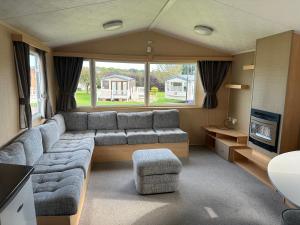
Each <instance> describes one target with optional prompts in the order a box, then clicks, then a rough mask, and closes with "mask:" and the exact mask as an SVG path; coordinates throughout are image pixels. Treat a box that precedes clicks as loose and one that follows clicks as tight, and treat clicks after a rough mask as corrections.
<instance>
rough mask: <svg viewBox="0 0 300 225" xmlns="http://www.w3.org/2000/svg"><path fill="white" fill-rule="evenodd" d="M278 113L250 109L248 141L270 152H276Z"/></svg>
mask: <svg viewBox="0 0 300 225" xmlns="http://www.w3.org/2000/svg"><path fill="white" fill-rule="evenodd" d="M280 118H281V115H280V114H276V113H271V112H266V111H262V110H258V109H251V118H250V128H249V141H251V142H252V143H253V144H255V145H258V146H260V147H262V148H264V149H266V150H268V151H270V152H277V147H278V136H279V129H280Z"/></svg>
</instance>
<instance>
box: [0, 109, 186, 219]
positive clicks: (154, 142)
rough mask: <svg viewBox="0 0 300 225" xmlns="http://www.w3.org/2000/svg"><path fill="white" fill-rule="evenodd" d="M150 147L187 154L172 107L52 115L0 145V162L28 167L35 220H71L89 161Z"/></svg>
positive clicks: (77, 207)
mask: <svg viewBox="0 0 300 225" xmlns="http://www.w3.org/2000/svg"><path fill="white" fill-rule="evenodd" d="M151 148H152V149H155V148H169V149H171V150H172V151H173V152H174V153H175V154H176V155H177V156H179V157H187V156H188V135H187V133H186V132H184V131H182V130H181V129H180V128H179V113H178V111H177V110H157V111H151V112H130V113H123V112H122V113H117V112H113V111H106V112H93V113H86V112H70V113H62V114H57V115H55V116H54V117H53V118H51V119H50V120H48V121H47V122H46V123H45V124H43V125H40V126H38V127H35V128H32V129H30V130H27V131H25V132H24V133H22V134H21V135H20V136H19V137H17V138H16V139H15V140H14V141H13V142H12V143H10V144H9V145H7V146H6V147H4V148H2V149H1V150H0V163H11V164H21V165H30V166H33V167H34V172H33V175H32V176H31V180H32V183H33V193H34V201H35V208H36V215H37V222H38V225H54V224H59V225H77V224H78V223H79V218H80V214H81V211H82V207H83V203H84V198H85V192H86V189H87V184H88V179H89V174H90V169H91V162H92V161H93V162H104V161H120V160H131V156H132V153H133V152H134V151H135V150H137V149H151Z"/></svg>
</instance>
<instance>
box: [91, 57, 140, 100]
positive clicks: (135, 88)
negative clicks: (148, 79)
mask: <svg viewBox="0 0 300 225" xmlns="http://www.w3.org/2000/svg"><path fill="white" fill-rule="evenodd" d="M95 67H96V68H95V73H96V98H97V99H96V102H97V103H96V105H97V106H103V105H104V106H107V105H144V102H145V101H144V99H145V64H144V63H120V62H99V61H97V62H96V63H95Z"/></svg>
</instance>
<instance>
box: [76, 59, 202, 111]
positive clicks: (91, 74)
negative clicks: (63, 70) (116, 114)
mask: <svg viewBox="0 0 300 225" xmlns="http://www.w3.org/2000/svg"><path fill="white" fill-rule="evenodd" d="M147 65H148V64H146V63H130V62H105V61H95V60H85V61H84V62H83V67H82V71H81V75H80V79H79V84H78V87H77V91H76V95H75V97H76V101H77V105H78V106H91V105H92V106H146V105H147V104H148V105H149V106H180V105H193V104H195V89H196V82H195V80H196V68H197V67H196V63H183V64H182V63H181V64H180V63H172V64H170V63H150V64H149V66H147ZM146 69H149V71H148V72H147V71H146ZM146 87H148V88H149V90H146Z"/></svg>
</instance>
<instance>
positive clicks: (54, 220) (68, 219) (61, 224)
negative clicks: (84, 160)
mask: <svg viewBox="0 0 300 225" xmlns="http://www.w3.org/2000/svg"><path fill="white" fill-rule="evenodd" d="M90 174H91V164H90V166H89V169H88V173H87V176H86V178H85V180H84V182H83V185H82V189H81V193H80V201H79V205H78V210H77V213H76V214H75V215H71V216H38V217H37V225H78V224H79V219H80V216H81V212H82V209H83V204H84V200H85V196H86V191H87V186H88V182H89V178H90Z"/></svg>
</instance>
